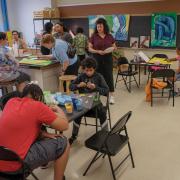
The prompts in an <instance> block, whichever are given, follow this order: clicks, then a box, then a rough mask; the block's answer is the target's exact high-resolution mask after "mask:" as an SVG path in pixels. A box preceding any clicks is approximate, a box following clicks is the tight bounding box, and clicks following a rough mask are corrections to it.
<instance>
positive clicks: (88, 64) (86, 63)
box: [81, 57, 97, 77]
mask: <svg viewBox="0 0 180 180" xmlns="http://www.w3.org/2000/svg"><path fill="white" fill-rule="evenodd" d="M81 65H82V69H83V72H84V73H85V74H86V75H87V76H88V77H91V76H93V75H94V73H95V71H96V68H97V62H96V60H95V59H94V58H91V57H87V58H85V59H84V60H83V61H82V63H81Z"/></svg>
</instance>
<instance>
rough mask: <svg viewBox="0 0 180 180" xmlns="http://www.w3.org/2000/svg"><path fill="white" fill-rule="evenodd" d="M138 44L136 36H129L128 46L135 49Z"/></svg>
mask: <svg viewBox="0 0 180 180" xmlns="http://www.w3.org/2000/svg"><path fill="white" fill-rule="evenodd" d="M138 45H139V38H138V37H131V38H130V48H134V49H137V48H138Z"/></svg>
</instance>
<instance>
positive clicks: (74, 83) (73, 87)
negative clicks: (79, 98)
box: [70, 75, 86, 91]
mask: <svg viewBox="0 0 180 180" xmlns="http://www.w3.org/2000/svg"><path fill="white" fill-rule="evenodd" d="M83 87H86V83H85V82H82V81H81V75H80V76H78V77H77V78H76V79H75V80H74V81H72V82H71V84H70V90H71V91H76V90H78V89H80V88H83Z"/></svg>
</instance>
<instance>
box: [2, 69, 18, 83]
mask: <svg viewBox="0 0 180 180" xmlns="http://www.w3.org/2000/svg"><path fill="white" fill-rule="evenodd" d="M19 75H20V73H19V72H18V71H16V72H14V73H13V74H12V75H11V76H10V77H9V78H7V79H5V80H0V85H1V86H5V85H9V84H11V83H14V82H15V80H16V79H17V78H18V77H19Z"/></svg>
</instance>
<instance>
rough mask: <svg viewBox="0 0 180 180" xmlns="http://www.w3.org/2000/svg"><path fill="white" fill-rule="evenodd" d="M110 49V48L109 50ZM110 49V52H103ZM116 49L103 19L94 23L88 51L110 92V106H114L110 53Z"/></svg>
mask: <svg viewBox="0 0 180 180" xmlns="http://www.w3.org/2000/svg"><path fill="white" fill-rule="evenodd" d="M110 47H112V48H110ZM107 48H110V51H109V50H108V51H104V50H105V49H107ZM115 48H116V45H115V40H114V38H113V36H112V35H111V34H110V33H109V27H108V24H107V22H106V20H105V19H104V18H99V19H98V20H97V21H96V26H95V30H94V33H93V35H92V36H91V38H90V40H89V51H90V52H91V53H93V56H94V58H95V59H96V61H97V63H98V68H97V71H98V72H99V73H101V74H102V75H103V77H104V79H105V80H106V83H107V84H108V86H109V90H110V100H109V102H110V104H114V103H115V100H114V96H113V94H114V81H113V60H112V51H113V50H114V49H115Z"/></svg>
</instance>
